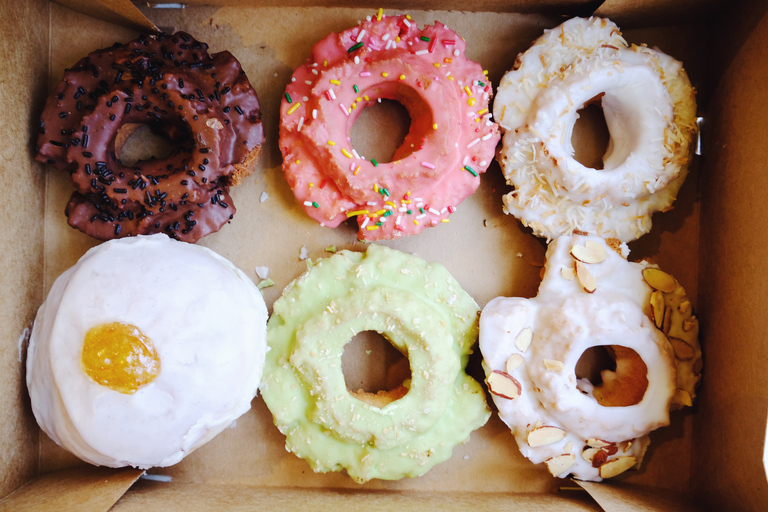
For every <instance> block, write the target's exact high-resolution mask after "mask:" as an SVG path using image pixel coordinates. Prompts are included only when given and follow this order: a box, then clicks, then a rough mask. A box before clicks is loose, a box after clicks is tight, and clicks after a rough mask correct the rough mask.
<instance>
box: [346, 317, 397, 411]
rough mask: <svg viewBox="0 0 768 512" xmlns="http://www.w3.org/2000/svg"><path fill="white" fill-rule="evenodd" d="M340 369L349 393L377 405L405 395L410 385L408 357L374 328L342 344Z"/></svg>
mask: <svg viewBox="0 0 768 512" xmlns="http://www.w3.org/2000/svg"><path fill="white" fill-rule="evenodd" d="M341 370H342V373H343V374H344V381H345V383H346V385H347V390H348V391H349V393H350V394H351V395H352V396H354V397H355V398H357V399H359V400H362V401H364V402H367V403H369V404H371V405H375V406H377V407H383V406H384V405H386V404H388V403H390V402H394V401H395V400H398V399H400V398H402V397H404V396H405V394H406V393H407V392H408V387H409V386H410V380H411V367H410V363H409V361H408V358H407V357H406V356H404V355H403V354H401V353H400V352H399V351H398V350H397V349H396V348H395V347H394V346H392V344H391V343H390V342H389V341H388V340H387V338H385V337H384V336H382V335H381V334H380V333H378V332H376V331H363V332H360V333H357V334H356V335H355V336H354V337H352V339H351V340H350V341H349V342H348V343H347V344H346V345H345V346H344V353H343V354H342V356H341Z"/></svg>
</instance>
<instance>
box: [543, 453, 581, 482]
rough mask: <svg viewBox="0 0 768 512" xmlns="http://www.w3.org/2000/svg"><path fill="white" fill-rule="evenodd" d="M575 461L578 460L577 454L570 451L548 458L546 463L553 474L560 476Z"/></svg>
mask: <svg viewBox="0 0 768 512" xmlns="http://www.w3.org/2000/svg"><path fill="white" fill-rule="evenodd" d="M574 462H576V456H575V455H573V454H570V453H566V454H563V455H557V456H555V457H552V458H551V459H549V460H547V461H546V462H545V464H546V465H547V469H548V470H549V472H550V473H552V475H554V476H560V475H562V474H563V473H565V472H566V471H568V470H569V469H570V467H571V466H573V464H574Z"/></svg>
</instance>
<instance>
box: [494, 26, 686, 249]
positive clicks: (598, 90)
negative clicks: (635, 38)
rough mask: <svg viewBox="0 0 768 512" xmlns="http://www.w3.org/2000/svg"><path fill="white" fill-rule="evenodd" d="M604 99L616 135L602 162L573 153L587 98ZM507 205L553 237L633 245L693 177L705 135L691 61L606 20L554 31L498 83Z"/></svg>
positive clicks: (612, 135) (536, 230) (497, 108)
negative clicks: (696, 143) (582, 235)
mask: <svg viewBox="0 0 768 512" xmlns="http://www.w3.org/2000/svg"><path fill="white" fill-rule="evenodd" d="M595 101H600V102H601V104H602V109H603V113H604V115H605V121H606V124H607V127H608V131H609V132H610V141H609V144H608V149H607V151H606V154H605V156H604V157H603V168H602V169H593V168H589V167H586V166H584V165H582V164H581V163H579V162H578V161H577V160H576V159H575V158H574V149H573V146H572V144H571V134H572V131H573V127H574V124H575V122H576V120H577V119H578V117H579V114H578V111H579V109H581V108H582V107H583V106H584V105H585V104H588V103H590V102H595ZM493 110H494V115H495V116H496V119H497V121H498V122H499V124H500V125H501V127H502V129H503V130H506V133H505V135H504V139H503V149H502V150H501V152H500V155H499V161H500V163H501V167H502V170H503V171H504V175H505V176H506V179H507V182H508V183H509V184H510V185H512V186H513V187H515V190H513V191H512V192H510V193H508V194H507V195H505V196H504V209H505V211H506V212H507V213H511V214H513V215H515V216H516V217H518V218H519V219H520V220H521V221H522V222H523V224H525V225H526V226H529V227H531V228H532V229H533V232H534V234H536V235H537V236H542V237H547V238H554V237H557V236H560V235H562V234H570V233H572V232H573V231H574V230H578V231H582V232H586V233H589V234H595V235H599V236H603V237H606V238H618V239H619V240H621V241H623V242H628V241H631V240H634V239H636V238H639V237H640V236H642V235H643V234H644V233H647V232H648V231H649V230H650V229H651V214H653V213H654V212H656V211H660V210H664V209H667V208H669V207H671V205H672V203H673V202H674V200H675V198H676V195H677V192H678V190H679V189H680V186H681V185H682V183H683V181H684V180H685V177H686V174H687V168H688V163H689V161H690V157H691V141H692V138H693V136H694V133H695V132H696V124H695V122H696V118H695V116H696V103H695V92H694V90H693V88H692V87H691V84H690V81H689V80H688V76H687V75H686V73H685V71H684V70H683V67H682V64H681V63H680V62H679V61H677V60H675V59H673V58H672V57H669V56H668V55H665V54H664V53H662V52H660V51H658V50H653V49H650V48H647V47H644V46H635V45H632V46H631V47H628V46H627V43H626V41H625V40H624V39H623V37H622V36H621V32H619V29H618V27H617V26H616V25H615V24H614V23H612V22H611V21H609V20H606V19H601V18H589V19H584V18H574V19H571V20H569V21H566V22H565V23H563V24H562V25H560V26H558V27H555V28H554V29H552V30H547V31H545V33H544V35H542V36H541V37H540V38H539V39H537V40H536V41H535V42H534V44H533V45H532V46H531V48H530V49H528V50H527V51H526V52H525V53H523V54H521V55H519V56H518V59H517V61H516V63H515V68H514V69H513V70H512V71H510V72H508V73H507V74H506V75H505V76H504V78H503V79H502V80H501V83H500V84H499V89H498V92H497V97H496V100H495V102H494V106H493Z"/></svg>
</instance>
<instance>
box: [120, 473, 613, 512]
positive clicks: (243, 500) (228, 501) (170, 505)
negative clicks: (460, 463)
mask: <svg viewBox="0 0 768 512" xmlns="http://www.w3.org/2000/svg"><path fill="white" fill-rule="evenodd" d="M256 508H258V509H259V510H313V511H316V512H321V511H331V512H346V511H359V510H365V511H366V512H388V511H391V510H398V511H403V512H410V511H413V512H423V511H425V510H440V511H441V512H449V511H455V512H465V511H467V510H503V511H505V512H517V511H526V512H550V511H552V510H557V511H558V512H599V511H600V510H601V509H600V507H599V506H598V505H597V504H596V503H595V502H594V501H593V500H592V499H591V498H590V497H589V495H588V494H587V493H585V492H577V491H576V492H574V491H564V492H561V493H559V494H557V495H552V494H515V493H478V492H460V493H450V492H407V491H406V492H401V491H375V490H362V489H359V490H357V489H328V488H326V489H297V488H286V487H251V486H233V485H206V486H200V485H194V484H177V483H176V482H175V481H174V482H171V483H164V482H153V481H149V480H140V481H139V482H137V483H136V485H134V486H133V487H132V488H131V489H130V490H129V491H128V492H127V493H126V494H125V495H124V496H123V497H122V498H121V499H120V501H118V502H117V503H116V504H115V506H114V507H113V508H112V510H111V512H132V511H139V512H143V511H145V510H184V511H185V512H196V511H207V510H221V509H226V510H228V511H240V510H242V511H251V510H255V509H256Z"/></svg>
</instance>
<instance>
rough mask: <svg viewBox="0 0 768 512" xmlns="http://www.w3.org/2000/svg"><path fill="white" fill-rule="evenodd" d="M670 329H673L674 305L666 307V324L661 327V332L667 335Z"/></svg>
mask: <svg viewBox="0 0 768 512" xmlns="http://www.w3.org/2000/svg"><path fill="white" fill-rule="evenodd" d="M670 329H672V306H667V307H665V308H664V325H663V326H662V328H661V332H663V333H664V335H665V336H667V335H669V331H670Z"/></svg>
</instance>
